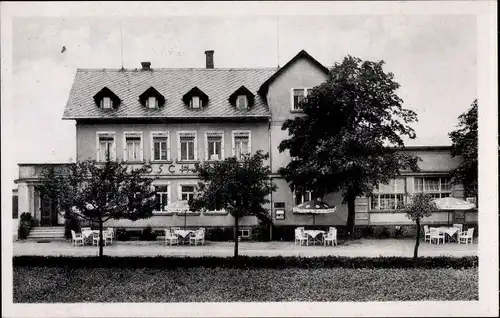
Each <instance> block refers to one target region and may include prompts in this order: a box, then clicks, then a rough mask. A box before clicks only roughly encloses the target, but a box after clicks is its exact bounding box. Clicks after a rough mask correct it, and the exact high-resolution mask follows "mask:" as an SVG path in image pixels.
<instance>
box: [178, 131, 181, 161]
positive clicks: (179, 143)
mask: <svg viewBox="0 0 500 318" xmlns="http://www.w3.org/2000/svg"><path fill="white" fill-rule="evenodd" d="M181 158H182V155H181V134H180V132H179V131H178V132H177V160H181Z"/></svg>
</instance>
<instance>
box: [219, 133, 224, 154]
mask: <svg viewBox="0 0 500 318" xmlns="http://www.w3.org/2000/svg"><path fill="white" fill-rule="evenodd" d="M220 157H221V159H222V160H224V158H225V156H224V132H222V138H221V142H220Z"/></svg>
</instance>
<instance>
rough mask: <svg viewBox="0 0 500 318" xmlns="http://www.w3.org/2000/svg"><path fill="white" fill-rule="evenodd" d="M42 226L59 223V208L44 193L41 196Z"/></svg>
mask: <svg viewBox="0 0 500 318" xmlns="http://www.w3.org/2000/svg"><path fill="white" fill-rule="evenodd" d="M40 201H41V202H40V226H55V225H57V210H56V208H55V204H52V200H51V199H50V198H49V197H47V196H45V195H42V196H41V198H40Z"/></svg>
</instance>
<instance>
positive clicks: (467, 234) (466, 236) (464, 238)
mask: <svg viewBox="0 0 500 318" xmlns="http://www.w3.org/2000/svg"><path fill="white" fill-rule="evenodd" d="M473 236H474V228H470V229H468V230H467V231H463V232H459V233H458V244H460V243H462V242H465V244H468V243H469V240H470V243H471V244H472V243H473Z"/></svg>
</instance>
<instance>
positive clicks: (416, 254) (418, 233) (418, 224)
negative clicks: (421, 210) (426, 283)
mask: <svg viewBox="0 0 500 318" xmlns="http://www.w3.org/2000/svg"><path fill="white" fill-rule="evenodd" d="M416 222H417V238H416V242H415V249H414V250H413V259H414V260H417V257H418V246H419V245H420V218H417V220H416Z"/></svg>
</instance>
